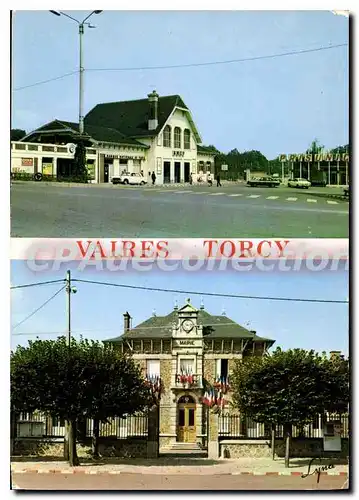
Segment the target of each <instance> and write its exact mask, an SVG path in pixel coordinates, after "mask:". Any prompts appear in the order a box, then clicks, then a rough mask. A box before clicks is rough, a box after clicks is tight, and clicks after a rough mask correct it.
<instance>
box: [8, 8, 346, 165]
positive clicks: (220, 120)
mask: <svg viewBox="0 0 359 500" xmlns="http://www.w3.org/2000/svg"><path fill="white" fill-rule="evenodd" d="M66 13H67V14H70V15H71V16H73V17H76V18H78V19H81V20H82V19H83V18H84V17H85V16H86V15H87V13H88V12H87V11H86V12H75V11H66ZM91 21H92V22H93V23H94V24H95V25H96V27H97V28H96V29H87V30H86V33H85V36H84V66H85V70H86V71H85V85H84V91H85V94H84V107H85V112H88V111H90V110H91V109H92V107H94V106H95V105H96V104H98V103H100V102H109V101H120V100H130V99H142V98H145V97H146V96H147V94H148V93H149V92H151V91H152V90H153V89H156V90H157V92H158V93H159V94H160V95H170V94H179V95H181V97H182V98H183V100H184V102H185V103H186V105H187V106H188V107H189V108H190V110H191V112H192V115H193V118H194V121H195V123H196V124H197V126H198V129H199V131H200V134H201V136H202V141H203V143H204V144H214V145H215V146H216V147H217V148H218V149H220V150H221V151H224V152H228V151H229V150H231V149H233V148H237V149H238V150H239V151H246V150H252V149H254V150H259V151H261V152H262V153H263V154H264V155H265V156H266V157H267V158H268V159H272V158H275V157H276V156H278V155H279V154H281V153H298V152H303V151H304V150H305V149H306V148H307V147H308V146H309V144H310V143H311V141H312V140H313V139H314V138H318V139H319V141H320V142H321V143H322V144H323V145H324V146H325V147H326V148H333V147H336V146H338V145H343V144H347V143H348V142H349V118H348V116H349V62H348V47H339V48H333V49H330V50H322V51H318V52H312V53H305V54H297V55H292V56H286V57H278V58H269V59H262V60H252V61H246V62H241V63H231V64H218V65H210V66H197V67H190V68H177V69H162V70H143V71H140V70H136V71H90V70H91V69H103V68H107V69H108V68H129V67H130V68H133V67H148V66H167V65H181V64H192V63H203V62H216V61H228V60H233V59H243V58H254V57H259V56H268V55H273V54H280V53H284V52H290V51H298V50H299V51H300V50H308V49H316V48H319V47H323V46H328V45H335V44H343V43H348V39H349V34H348V25H349V21H348V19H347V18H346V17H343V16H335V15H333V14H332V13H331V12H329V11H252V12H251V11H223V12H222V11H187V12H186V11H180V12H173V11H172V12H169V11H167V12H166V11H162V12H161V11H152V12H151V11H147V12H146V11H134V12H129V11H104V12H103V13H102V14H100V15H94V16H93V17H92V18H91ZM12 49H13V62H12V78H13V80H12V85H13V89H14V92H13V100H12V128H21V129H25V130H26V131H27V132H29V131H31V130H33V129H35V128H36V127H39V126H40V125H43V124H45V123H47V122H49V121H51V120H53V119H55V118H58V119H63V120H69V121H78V76H77V74H73V75H71V76H68V77H65V78H62V79H58V80H55V81H52V82H49V83H46V84H43V85H36V86H32V87H29V88H24V89H22V90H16V89H19V88H21V87H24V86H28V85H32V84H34V83H37V82H40V81H43V80H48V79H52V78H55V77H58V76H61V75H64V74H67V73H70V72H73V71H76V70H77V68H78V34H77V26H76V23H75V22H73V21H71V20H70V19H68V18H66V17H57V16H55V15H52V14H51V13H50V12H49V11H41V10H40V11H39V10H38V11H31V12H29V11H16V13H15V16H14V21H13V45H12Z"/></svg>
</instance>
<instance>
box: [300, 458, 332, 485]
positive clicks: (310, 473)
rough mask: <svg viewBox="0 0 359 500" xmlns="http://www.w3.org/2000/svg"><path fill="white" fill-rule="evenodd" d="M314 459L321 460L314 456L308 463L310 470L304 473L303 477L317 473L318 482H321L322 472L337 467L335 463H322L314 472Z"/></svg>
mask: <svg viewBox="0 0 359 500" xmlns="http://www.w3.org/2000/svg"><path fill="white" fill-rule="evenodd" d="M314 460H321V459H320V458H312V459H311V461H310V462H309V465H308V472H307V473H306V474H302V476H301V477H302V478H304V477H308V476H312V475H313V474H317V483H319V480H320V474H321V473H322V472H324V471H327V470H329V469H335V465H334V464H328V465H321V466H320V467H316V468H315V469H314V470H313V471H312V472H311V470H310V469H311V467H312V465H313V462H314Z"/></svg>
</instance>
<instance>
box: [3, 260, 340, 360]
mask: <svg viewBox="0 0 359 500" xmlns="http://www.w3.org/2000/svg"><path fill="white" fill-rule="evenodd" d="M75 266H76V263H72V264H71V263H70V265H69V263H61V264H60V268H59V270H57V271H55V270H54V271H46V272H37V273H35V272H34V271H32V270H30V269H29V267H28V266H27V263H26V261H12V262H11V282H12V285H13V286H16V285H23V284H31V283H37V282H41V281H50V280H57V279H64V278H65V275H66V270H67V269H68V268H70V269H71V272H72V279H86V280H90V281H91V280H95V281H102V282H111V283H117V284H125V285H131V286H145V287H158V288H170V289H176V290H184V291H198V292H202V291H203V292H204V291H205V292H207V293H208V292H209V293H214V292H215V293H226V294H236V295H239V294H246V295H260V296H276V297H278V296H280V297H292V298H293V297H295V298H307V299H308V298H310V299H325V300H347V298H348V272H347V271H344V270H341V271H338V270H337V271H335V272H333V271H328V270H327V271H321V272H310V271H301V272H278V271H276V272H270V273H267V272H263V271H262V272H260V271H258V270H257V271H250V272H246V273H242V272H238V271H237V272H236V271H233V270H227V271H204V270H203V271H199V272H189V271H185V270H183V269H182V270H178V271H174V272H171V273H169V272H164V271H161V270H158V269H157V270H152V271H151V272H139V271H129V272H109V271H94V270H93V269H86V270H85V271H82V272H81V271H78V270H76V268H75ZM73 285H75V286H76V288H77V293H76V294H72V295H71V301H72V306H71V316H72V331H73V335H74V336H75V337H76V338H79V335H80V334H81V333H82V335H83V336H84V337H86V338H89V339H98V340H104V339H109V338H114V337H117V336H119V335H121V334H122V333H123V313H125V312H126V311H128V312H129V313H130V315H131V316H132V318H133V326H135V325H138V324H139V323H141V322H142V321H144V320H146V319H147V318H149V317H151V315H152V314H153V311H154V310H155V313H156V314H157V315H158V316H163V315H166V314H169V313H170V312H171V311H172V310H173V307H174V305H175V302H176V301H177V302H178V305H179V306H181V305H184V304H185V302H186V299H187V298H190V299H191V303H192V304H193V305H194V306H195V307H198V308H199V307H200V305H201V296H198V295H193V294H190V293H186V294H179V293H172V292H171V293H164V292H156V291H145V290H134V289H126V288H119V287H117V288H114V287H107V286H100V285H95V284H89V283H81V282H77V283H76V282H73ZM62 286H63V285H62V283H56V284H51V285H43V286H37V287H30V288H22V289H15V290H12V291H11V324H12V331H11V348H12V349H14V348H16V346H17V345H27V342H28V340H29V339H32V340H34V339H35V338H36V336H39V338H41V339H56V337H57V336H59V335H62V334H64V333H65V332H66V328H67V319H66V318H67V316H66V293H65V290H63V291H61V292H60V293H59V294H58V295H57V296H56V297H55V298H54V299H53V300H52V301H50V302H49V303H48V304H47V305H46V306H45V307H43V308H42V309H41V310H39V311H38V312H37V313H36V314H34V315H33V316H32V317H31V318H29V319H28V320H27V321H24V322H23V323H22V324H21V325H19V326H17V327H16V325H17V324H18V323H19V322H21V321H23V320H24V319H25V318H27V317H28V316H29V315H30V314H31V313H32V312H33V311H35V310H36V309H38V308H39V307H40V306H41V305H42V304H43V303H44V302H45V301H46V300H48V299H49V298H50V297H51V296H52V295H54V294H55V293H56V292H57V291H58V290H60V289H61V287H62ZM202 298H203V303H204V308H205V309H206V310H207V312H209V313H210V314H213V315H221V314H222V313H223V312H225V314H226V316H227V317H229V318H231V319H232V320H234V321H236V322H238V323H239V324H240V325H242V326H244V327H246V328H248V329H250V330H255V331H256V332H257V334H258V335H259V336H261V337H266V338H271V339H274V340H276V343H275V344H274V347H275V346H280V347H282V348H283V349H289V348H295V347H298V348H303V349H314V350H315V351H317V352H322V351H326V352H329V351H332V350H333V351H342V353H344V354H348V344H349V331H348V328H349V326H348V320H349V318H348V305H347V304H333V303H331V304H319V303H316V304H313V303H299V302H278V301H262V300H253V299H252V300H250V299H238V298H218V297H206V296H203V297H202ZM49 332H53V333H51V334H50V333H49Z"/></svg>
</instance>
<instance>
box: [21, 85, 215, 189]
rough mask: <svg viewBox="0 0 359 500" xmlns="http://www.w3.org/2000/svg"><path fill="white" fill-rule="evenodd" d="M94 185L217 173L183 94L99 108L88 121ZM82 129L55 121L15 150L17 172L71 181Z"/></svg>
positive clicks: (181, 179)
mask: <svg viewBox="0 0 359 500" xmlns="http://www.w3.org/2000/svg"><path fill="white" fill-rule="evenodd" d="M84 132H85V137H86V139H87V155H86V159H87V168H88V173H89V178H90V180H91V181H92V182H96V183H108V182H111V179H112V178H113V177H118V176H120V175H121V174H122V173H123V172H126V173H129V174H131V173H137V174H142V175H143V176H144V179H145V180H146V181H147V182H150V180H151V179H150V177H151V174H152V173H153V172H154V173H155V175H156V184H170V183H186V182H189V181H190V176H192V180H193V182H194V183H196V182H201V180H205V178H206V176H207V174H208V173H209V172H211V173H212V174H214V156H215V153H214V152H213V151H211V150H210V149H208V148H207V147H205V146H203V145H202V144H201V143H202V139H201V136H200V133H199V131H198V129H197V126H196V124H195V122H194V119H193V117H192V113H191V111H190V110H189V108H188V107H187V106H186V104H185V103H184V101H183V100H182V98H181V97H180V96H179V95H170V96H159V95H158V93H157V92H156V91H153V92H152V93H150V94H149V95H148V97H147V99H138V100H131V101H119V102H109V103H102V104H97V106H95V107H94V108H93V109H92V110H91V111H89V113H87V115H86V116H85V118H84ZM79 136H80V133H79V124H78V123H73V122H68V121H64V120H61V119H55V120H53V121H51V122H50V123H47V124H45V125H43V126H41V127H39V128H37V129H36V130H34V131H32V132H30V133H29V134H27V135H26V136H25V137H24V138H23V139H21V141H18V142H13V143H12V146H11V156H12V172H18V173H21V172H23V173H30V174H36V173H40V174H43V175H50V176H53V177H55V178H56V177H57V178H59V177H61V178H66V177H71V163H72V161H73V158H74V151H75V146H74V143H76V140H77V139H78V138H79Z"/></svg>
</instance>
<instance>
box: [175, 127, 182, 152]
mask: <svg viewBox="0 0 359 500" xmlns="http://www.w3.org/2000/svg"><path fill="white" fill-rule="evenodd" d="M174 147H175V148H176V149H181V129H180V128H179V127H175V131H174Z"/></svg>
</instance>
